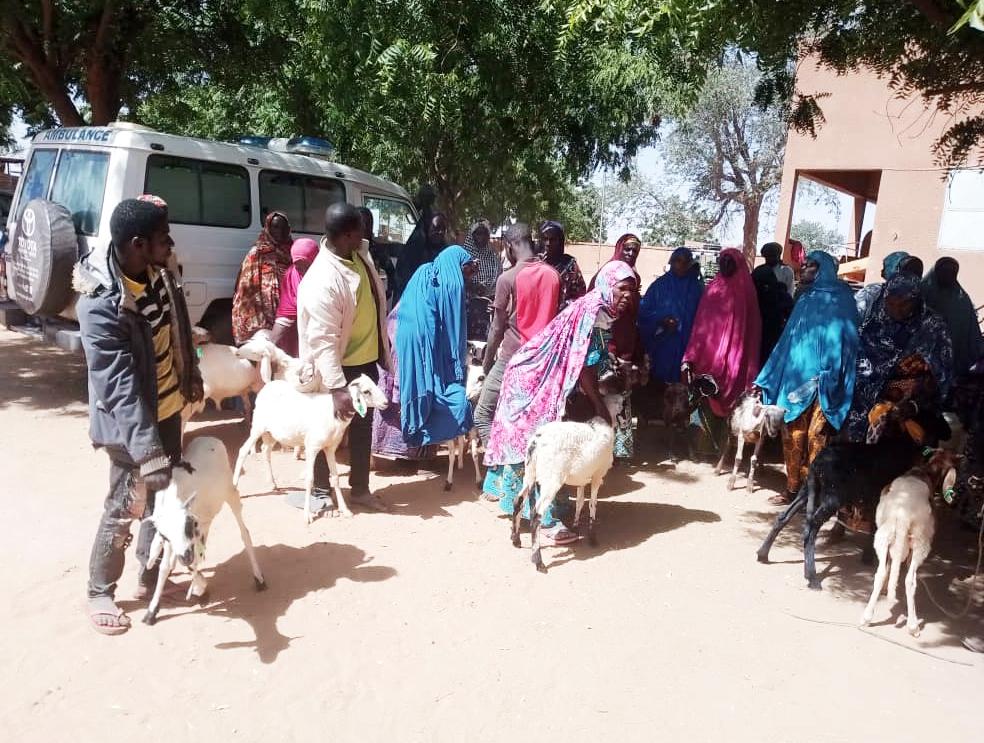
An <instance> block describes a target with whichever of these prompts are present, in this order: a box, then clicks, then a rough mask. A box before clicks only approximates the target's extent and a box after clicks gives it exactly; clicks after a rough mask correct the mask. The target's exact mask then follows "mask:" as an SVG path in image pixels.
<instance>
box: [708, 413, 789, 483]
mask: <svg viewBox="0 0 984 743" xmlns="http://www.w3.org/2000/svg"><path fill="white" fill-rule="evenodd" d="M785 415H786V409H785V408H780V407H779V406H778V405H764V404H763V403H762V401H761V400H760V399H759V398H758V397H757V396H756V395H744V396H743V397H742V398H741V400H739V402H738V407H736V408H735V410H734V412H733V413H732V414H731V418H730V419H729V424H728V425H729V432H728V438H727V440H726V441H725V442H724V449H723V450H722V451H721V459H720V460H719V461H718V463H717V468H716V471H717V474H718V475H722V474H724V472H725V471H726V470H725V464H724V460H725V459H726V458H727V456H728V453H729V452H730V451H731V439H732V438H734V439H735V440H736V441H737V442H738V449H737V451H736V452H735V462H734V465H733V467H732V469H731V477H729V478H728V490H734V489H735V480H737V479H738V467H739V466H740V465H741V461H742V458H743V457H744V454H745V444H755V450H754V451H753V452H752V461H751V463H750V464H749V468H748V482H747V484H746V486H745V487H746V489H747V490H748V492H749V493H754V492H755V469H756V467H758V460H759V453H760V452H761V451H762V444H763V443H765V440H766V439H767V438H774V437H776V436H778V435H779V433H780V431H781V430H782V419H783V416H785Z"/></svg>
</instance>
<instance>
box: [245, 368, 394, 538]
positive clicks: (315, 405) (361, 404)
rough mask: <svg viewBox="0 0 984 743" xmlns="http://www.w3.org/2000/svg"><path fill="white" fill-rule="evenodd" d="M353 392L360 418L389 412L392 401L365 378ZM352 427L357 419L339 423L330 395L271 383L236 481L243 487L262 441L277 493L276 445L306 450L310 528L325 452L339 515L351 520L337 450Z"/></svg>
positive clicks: (355, 382) (264, 393) (306, 508)
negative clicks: (241, 480)
mask: <svg viewBox="0 0 984 743" xmlns="http://www.w3.org/2000/svg"><path fill="white" fill-rule="evenodd" d="M348 391H349V394H350V395H351V396H352V404H353V407H354V408H355V410H356V412H357V414H358V415H360V416H365V415H366V414H367V412H368V411H369V409H370V408H378V409H380V410H384V409H385V408H386V404H387V401H386V396H385V395H384V394H383V392H382V390H380V389H379V387H377V386H376V384H375V383H374V382H373V381H372V380H371V379H369V377H367V376H366V375H365V374H362V375H360V376H359V377H357V378H356V379H354V380H353V381H352V382H351V383H349V385H348ZM351 422H352V419H351V418H348V419H346V420H339V419H338V418H337V417H335V401H334V398H333V397H332V395H331V393H330V392H300V391H298V390H297V389H295V388H294V386H293V385H292V384H291V383H289V382H286V381H283V380H274V381H272V382H270V383H269V384H268V385H266V386H265V387H264V388H263V389H262V390H260V393H259V394H258V395H257V396H256V410H255V414H254V415H253V425H252V427H251V428H250V432H249V436H248V437H247V439H246V443H244V444H243V446H242V448H241V449H240V450H239V457H238V459H237V460H236V467H235V471H234V474H233V482H234V483H235V484H238V483H239V477H240V475H241V474H242V471H243V466H244V465H245V463H246V457H247V456H249V454H251V453H252V452H253V450H254V448H255V446H256V442H257V441H258V440H260V439H261V438H262V439H263V454H264V456H265V457H266V463H267V472H268V473H269V475H270V484H271V486H272V487H273V489H276V488H277V481H276V480H275V479H274V477H273V462H272V459H271V453H272V449H273V443H274V442H275V441H276V442H277V443H279V444H280V445H281V446H300V445H303V446H304V449H305V451H306V452H307V462H306V463H305V464H306V466H305V476H304V517H305V519H306V520H307V523H309V524H310V523H311V522H312V521H313V515H312V514H311V489H312V488H313V487H314V463H315V459H316V458H317V457H316V455H317V453H318V452H319V451H323V452H324V453H325V457H326V459H327V460H328V469H329V471H330V472H331V482H332V487H333V490H334V493H335V500H336V501H337V503H338V510H339V511H340V512H341V513H342V514H343V515H345V516H351V515H352V511H351V510H350V509H349V507H348V504H346V503H345V499H344V497H343V496H342V489H341V486H340V485H339V482H338V463H337V462H336V461H335V450H336V449H337V448H338V445H339V444H340V443H341V442H342V438H343V437H344V435H345V431H346V429H347V428H348V426H349V423H351Z"/></svg>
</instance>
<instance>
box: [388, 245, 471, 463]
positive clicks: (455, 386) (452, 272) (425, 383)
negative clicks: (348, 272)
mask: <svg viewBox="0 0 984 743" xmlns="http://www.w3.org/2000/svg"><path fill="white" fill-rule="evenodd" d="M474 268H475V264H474V261H473V259H472V257H471V254H469V253H468V251H467V250H465V249H464V248H462V247H461V246H459V245H452V246H450V247H448V248H445V249H444V250H442V251H441V253H440V254H439V255H438V256H437V258H435V259H434V262H433V263H425V264H424V265H423V266H421V267H420V268H418V269H417V270H416V272H415V273H414V275H413V277H412V278H411V279H410V282H409V283H408V284H407V286H406V289H404V290H403V296H402V297H401V298H400V305H399V307H398V308H397V310H396V313H397V319H396V358H397V369H398V370H399V371H398V374H399V381H400V402H401V410H400V414H401V415H400V424H401V429H402V432H403V438H404V440H405V441H406V442H407V444H409V445H410V446H423V445H427V444H437V443H440V442H442V441H449V440H450V439H453V438H455V437H457V436H460V435H462V434H463V433H467V432H468V431H469V430H471V427H472V414H471V405H470V404H469V402H468V400H467V399H466V397H465V383H466V381H467V380H466V375H467V373H468V334H467V325H466V321H465V318H466V313H465V280H466V278H468V277H469V276H471V274H472V273H473V272H474Z"/></svg>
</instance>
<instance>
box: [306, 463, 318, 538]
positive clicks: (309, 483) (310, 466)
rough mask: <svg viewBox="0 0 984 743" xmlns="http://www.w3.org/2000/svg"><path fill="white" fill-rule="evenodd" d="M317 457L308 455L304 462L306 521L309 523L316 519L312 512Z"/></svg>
mask: <svg viewBox="0 0 984 743" xmlns="http://www.w3.org/2000/svg"><path fill="white" fill-rule="evenodd" d="M315 459H317V457H308V459H307V461H306V462H305V463H304V521H305V523H307V524H309V525H310V523H311V522H312V521H314V516H312V514H311V490H312V489H313V488H314V461H315Z"/></svg>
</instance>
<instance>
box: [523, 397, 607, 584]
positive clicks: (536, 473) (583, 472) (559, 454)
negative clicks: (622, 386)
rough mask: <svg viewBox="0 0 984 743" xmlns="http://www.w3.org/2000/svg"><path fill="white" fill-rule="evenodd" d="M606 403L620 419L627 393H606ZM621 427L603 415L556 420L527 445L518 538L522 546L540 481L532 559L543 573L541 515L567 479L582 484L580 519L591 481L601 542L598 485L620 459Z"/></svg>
mask: <svg viewBox="0 0 984 743" xmlns="http://www.w3.org/2000/svg"><path fill="white" fill-rule="evenodd" d="M604 400H605V407H606V408H608V412H609V414H610V415H611V419H612V420H613V421H614V420H615V416H616V415H617V414H618V411H619V410H620V409H621V407H622V402H623V398H622V396H621V395H605V397H604ZM614 446H615V430H614V429H613V428H612V426H610V425H609V424H608V423H606V422H605V421H604V420H603V419H602V418H600V417H597V416H596V417H594V418H592V419H591V420H590V421H588V422H587V423H577V422H574V421H556V422H554V423H547V424H545V425H543V426H540V428H539V429H538V430H537V432H536V433H535V434H534V435H533V438H532V439H531V440H530V443H529V446H528V447H527V450H526V469H525V472H524V474H523V489H522V490H521V491H520V492H519V495H517V496H516V501H515V503H514V505H513V520H512V531H511V537H512V543H513V546H514V547H519V546H520V541H519V525H520V521H521V520H522V517H523V506H524V505H525V503H526V501H527V500H529V499H530V495H531V493H532V490H533V488H534V486H539V493H538V494H537V496H536V503H534V504H532V505H531V506H530V531H531V533H532V538H533V555H532V557H531V560H532V562H533V564H534V565H535V566H536V569H537V570H539V571H540V572H541V573H545V572H547V567H546V565H544V564H543V557H542V556H541V554H540V520H541V519H542V518H543V514H544V513H546V510H547V508H549V507H550V505H551V504H552V503H553V502H554V500H555V499H556V497H557V493H558V492H560V489H561V488H562V487H563V486H564V485H573V486H574V487H576V488H577V506H576V508H575V511H574V523H575V524H579V523H580V521H581V510H582V508H583V506H584V488H585V486H586V485H591V502H590V505H589V508H588V542H589V543H590V544H595V519H596V517H597V511H598V491H599V490H600V489H601V483H602V481H603V480H604V479H605V475H607V474H608V471H609V470H610V469H611V468H612V463H613V462H614V459H615V457H614Z"/></svg>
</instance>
